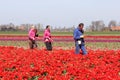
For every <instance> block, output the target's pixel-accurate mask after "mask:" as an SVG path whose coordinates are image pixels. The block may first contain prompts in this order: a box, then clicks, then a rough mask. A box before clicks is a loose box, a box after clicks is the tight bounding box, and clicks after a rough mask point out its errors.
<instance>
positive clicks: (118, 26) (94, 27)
mask: <svg viewBox="0 0 120 80" xmlns="http://www.w3.org/2000/svg"><path fill="white" fill-rule="evenodd" d="M32 25H34V26H35V27H36V28H37V29H38V30H39V31H44V29H45V27H44V26H43V25H42V24H40V23H38V24H21V25H14V24H13V23H10V24H2V25H0V31H29V29H30V27H31V26H32ZM75 27H76V26H70V27H68V26H66V27H65V26H64V27H53V26H51V31H55V32H71V31H73V30H74V29H75ZM85 30H86V31H120V23H117V22H116V21H115V20H111V21H110V22H109V24H108V25H105V23H104V21H102V20H99V21H92V22H91V24H90V25H89V26H87V27H85Z"/></svg>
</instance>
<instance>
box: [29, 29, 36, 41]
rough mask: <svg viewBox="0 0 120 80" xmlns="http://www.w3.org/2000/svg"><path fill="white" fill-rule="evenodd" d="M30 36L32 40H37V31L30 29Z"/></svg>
mask: <svg viewBox="0 0 120 80" xmlns="http://www.w3.org/2000/svg"><path fill="white" fill-rule="evenodd" d="M28 36H29V38H30V39H32V40H35V31H34V30H33V29H30V31H29V34H28Z"/></svg>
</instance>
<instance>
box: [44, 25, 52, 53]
mask: <svg viewBox="0 0 120 80" xmlns="http://www.w3.org/2000/svg"><path fill="white" fill-rule="evenodd" d="M52 41H53V40H52V39H51V32H50V25H47V26H46V29H45V31H44V42H45V46H46V48H47V50H49V51H52V43H51V42H52Z"/></svg>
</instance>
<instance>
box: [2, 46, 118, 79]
mask: <svg viewBox="0 0 120 80" xmlns="http://www.w3.org/2000/svg"><path fill="white" fill-rule="evenodd" d="M0 80H120V50H91V49H88V55H86V56H83V55H82V54H78V55H76V54H74V50H73V49H71V50H62V49H60V50H56V49H54V50H53V51H51V52H48V51H46V50H44V49H42V50H38V49H34V50H30V49H23V48H16V47H0Z"/></svg>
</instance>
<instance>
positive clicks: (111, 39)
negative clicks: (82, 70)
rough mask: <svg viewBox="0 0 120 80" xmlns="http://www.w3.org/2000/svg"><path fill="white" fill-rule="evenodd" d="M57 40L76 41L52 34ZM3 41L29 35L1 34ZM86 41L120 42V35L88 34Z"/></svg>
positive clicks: (23, 39) (21, 38) (20, 39)
mask: <svg viewBox="0 0 120 80" xmlns="http://www.w3.org/2000/svg"><path fill="white" fill-rule="evenodd" d="M52 38H53V40H54V41H56V42H63V41H64V42H72V41H74V39H73V36H52ZM0 40H1V41H26V40H28V37H27V36H9V35H8V36H7V35H6V36H5V35H4V36H3V35H1V36H0ZM38 41H43V37H42V36H39V37H38ZM85 41H86V42H120V36H86V37H85Z"/></svg>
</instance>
